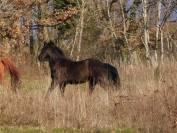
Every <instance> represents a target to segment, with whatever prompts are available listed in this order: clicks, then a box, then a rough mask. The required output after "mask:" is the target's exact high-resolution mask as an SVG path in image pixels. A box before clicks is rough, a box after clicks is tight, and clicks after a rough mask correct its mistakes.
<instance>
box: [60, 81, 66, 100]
mask: <svg viewBox="0 0 177 133" xmlns="http://www.w3.org/2000/svg"><path fill="white" fill-rule="evenodd" d="M65 87H66V84H65V83H60V92H61V96H62V97H64V92H65Z"/></svg>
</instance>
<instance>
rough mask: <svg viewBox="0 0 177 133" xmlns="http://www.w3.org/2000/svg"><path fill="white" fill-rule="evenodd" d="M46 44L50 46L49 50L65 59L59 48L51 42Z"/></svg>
mask: <svg viewBox="0 0 177 133" xmlns="http://www.w3.org/2000/svg"><path fill="white" fill-rule="evenodd" d="M47 44H48V45H49V46H50V48H52V50H53V51H55V52H57V53H58V54H60V55H62V56H64V57H65V54H64V52H63V51H62V50H61V49H60V48H59V47H57V46H56V45H55V44H54V42H53V41H49V43H47Z"/></svg>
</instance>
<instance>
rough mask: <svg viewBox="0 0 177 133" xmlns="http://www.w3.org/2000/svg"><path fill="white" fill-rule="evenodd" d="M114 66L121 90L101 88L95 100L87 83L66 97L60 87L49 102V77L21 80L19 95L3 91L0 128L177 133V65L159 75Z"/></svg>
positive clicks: (145, 69)
mask: <svg viewBox="0 0 177 133" xmlns="http://www.w3.org/2000/svg"><path fill="white" fill-rule="evenodd" d="M114 65H116V66H117V68H118V70H119V73H120V77H121V82H122V87H121V89H120V90H119V91H117V92H113V91H105V90H104V89H102V88H101V87H99V86H97V87H96V89H95V90H94V92H93V95H92V96H91V97H89V96H88V92H87V90H88V86H87V84H82V85H75V86H74V85H68V86H67V88H66V92H65V97H64V98H62V97H61V95H60V92H59V90H57V89H56V90H55V91H54V92H53V93H52V94H51V95H50V97H49V99H47V100H45V99H44V96H45V93H46V89H47V87H48V86H49V84H50V80H49V79H48V78H46V79H45V78H41V79H38V80H35V81H33V80H27V81H26V80H25V79H22V80H23V87H22V88H21V89H20V91H19V93H18V95H14V94H11V92H10V91H9V90H6V89H3V91H1V94H0V101H1V102H0V125H1V126H22V127H23V126H32V127H39V128H81V129H87V130H89V129H97V128H108V129H109V128H110V129H123V128H130V129H132V131H134V132H140V133H142V132H150V133H173V132H175V131H177V63H175V62H168V63H167V64H164V65H163V67H161V68H159V69H158V73H157V70H154V69H153V68H152V67H151V66H148V65H143V64H141V63H140V64H139V65H118V64H117V63H114ZM29 83H31V84H30V85H29ZM23 88H26V89H23ZM110 90H111V89H110Z"/></svg>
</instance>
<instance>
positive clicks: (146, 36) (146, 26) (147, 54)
mask: <svg viewBox="0 0 177 133" xmlns="http://www.w3.org/2000/svg"><path fill="white" fill-rule="evenodd" d="M142 3H143V17H144V46H145V49H146V58H147V59H149V45H148V36H149V35H148V33H149V32H148V17H147V0H142Z"/></svg>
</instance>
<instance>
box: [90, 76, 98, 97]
mask: <svg viewBox="0 0 177 133" xmlns="http://www.w3.org/2000/svg"><path fill="white" fill-rule="evenodd" d="M96 84H97V80H96V79H95V78H91V79H90V80H89V95H90V96H91V94H92V92H93V90H94V88H95V85H96Z"/></svg>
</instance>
